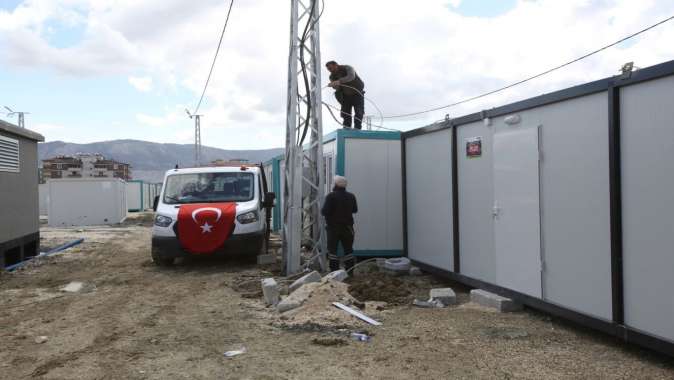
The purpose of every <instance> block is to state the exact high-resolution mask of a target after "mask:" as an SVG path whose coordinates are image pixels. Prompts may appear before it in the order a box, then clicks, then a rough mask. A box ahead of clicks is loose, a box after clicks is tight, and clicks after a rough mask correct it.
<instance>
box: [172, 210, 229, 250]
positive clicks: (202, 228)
mask: <svg viewBox="0 0 674 380" xmlns="http://www.w3.org/2000/svg"><path fill="white" fill-rule="evenodd" d="M235 217H236V203H193V204H185V205H182V206H180V210H178V239H179V240H180V245H181V246H182V247H183V248H184V249H185V250H187V251H188V252H190V253H212V252H214V251H215V250H217V249H218V248H220V247H222V245H223V244H224V243H225V241H226V240H227V238H229V235H230V234H231V233H232V231H234V218H235Z"/></svg>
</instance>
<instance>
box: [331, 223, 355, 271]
mask: <svg viewBox="0 0 674 380" xmlns="http://www.w3.org/2000/svg"><path fill="white" fill-rule="evenodd" d="M353 239H354V231H353V226H348V225H344V224H337V225H333V226H328V260H329V261H330V270H331V271H336V270H338V269H339V256H337V247H338V246H339V243H342V248H343V249H344V267H345V268H346V270H349V269H351V268H352V267H353V266H354V264H355V263H356V260H355V258H354V256H353Z"/></svg>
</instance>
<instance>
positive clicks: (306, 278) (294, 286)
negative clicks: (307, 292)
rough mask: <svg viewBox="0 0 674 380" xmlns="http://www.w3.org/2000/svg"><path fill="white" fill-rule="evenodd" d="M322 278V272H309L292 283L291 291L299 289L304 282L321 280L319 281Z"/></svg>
mask: <svg viewBox="0 0 674 380" xmlns="http://www.w3.org/2000/svg"><path fill="white" fill-rule="evenodd" d="M321 278H322V277H321V274H320V273H318V272H316V271H313V272H311V273H309V274H306V275H304V276H302V277H300V278H298V279H297V281H295V282H293V283H292V284H290V293H292V292H294V291H295V290H297V289H299V288H300V287H301V286H302V285H304V284H308V283H310V282H319V281H321Z"/></svg>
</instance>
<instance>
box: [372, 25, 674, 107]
mask: <svg viewBox="0 0 674 380" xmlns="http://www.w3.org/2000/svg"><path fill="white" fill-rule="evenodd" d="M673 19H674V16H671V17H668V18H666V19H664V20H662V21H660V22H658V23H656V24H653V25H651V26H649V27H647V28H645V29H642V30H640V31H638V32H636V33H633V34H630V35H629V36H627V37H624V38H622V39H620V40H618V41H616V42H614V43H612V44H610V45H606V46H604V47H601V48H599V49H597V50H594V51H592V52H590V53H587V54H585V55H583V56H581V57H578V58H576V59H574V60H572V61H569V62H566V63H563V64H561V65H559V66H556V67H553V68H551V69H549V70H546V71H543V72H542V73H539V74H536V75H533V76H530V77H528V78H526V79H522V80H520V81H518V82H515V83H512V84H509V85H507V86H504V87H501V88H498V89H496V90H492V91H489V92H485V93H483V94H480V95H477V96H473V97H470V98H467V99H463V100H461V101H458V102H455V103H452V104H448V105H445V106H440V107H435V108H431V109H427V110H423V111H418V112H410V113H404V114H399V115H391V116H384V119H394V118H402V117H409V116H416V115H421V114H424V113H429V112H433V111H439V110H442V109H445V108H450V107H454V106H458V105H460V104H463V103H468V102H471V101H473V100H476V99H480V98H484V97H485V96H489V95H492V94H495V93H497V92H501V91H504V90H507V89H509V88H512V87H515V86H518V85H520V84H522V83H525V82H528V81H531V80H533V79H536V78H539V77H542V76H543V75H546V74H549V73H551V72H553V71H556V70H559V69H561V68H563V67H565V66H568V65H571V64H573V63H576V62H578V61H581V60H583V59H585V58H588V57H590V56H592V55H594V54H597V53H599V52H601V51H603V50H606V49H608V48H610V47H613V46H615V45H618V44H619V43H622V42H625V41H627V40H629V39H631V38H634V37H636V36H638V35H640V34H642V33H644V32H647V31H649V30H651V29H653V28H655V27H657V26H660V25H662V24H664V23H666V22H668V21H671V20H673Z"/></svg>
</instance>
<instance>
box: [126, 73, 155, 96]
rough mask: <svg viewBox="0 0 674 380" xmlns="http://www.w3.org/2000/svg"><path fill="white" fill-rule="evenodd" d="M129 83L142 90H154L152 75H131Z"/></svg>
mask: <svg viewBox="0 0 674 380" xmlns="http://www.w3.org/2000/svg"><path fill="white" fill-rule="evenodd" d="M129 84H130V85H132V86H133V87H134V88H135V89H136V90H138V91H140V92H150V91H152V77H133V76H131V77H129Z"/></svg>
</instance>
